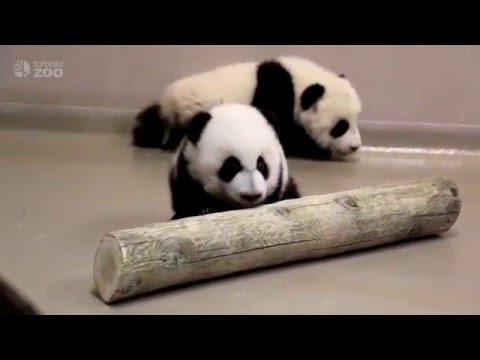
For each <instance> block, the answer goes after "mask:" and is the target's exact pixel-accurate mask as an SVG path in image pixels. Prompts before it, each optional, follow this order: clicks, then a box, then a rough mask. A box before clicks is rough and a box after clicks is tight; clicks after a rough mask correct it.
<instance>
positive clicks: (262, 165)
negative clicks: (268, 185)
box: [257, 156, 270, 180]
mask: <svg viewBox="0 0 480 360" xmlns="http://www.w3.org/2000/svg"><path fill="white" fill-rule="evenodd" d="M257 170H258V171H259V172H260V174H262V176H263V177H264V178H265V180H266V179H268V175H269V174H270V171H269V169H268V165H267V163H266V162H265V159H264V158H263V157H262V156H260V157H259V158H258V160H257Z"/></svg>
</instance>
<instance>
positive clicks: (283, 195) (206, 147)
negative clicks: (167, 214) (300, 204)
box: [169, 103, 300, 220]
mask: <svg viewBox="0 0 480 360" xmlns="http://www.w3.org/2000/svg"><path fill="white" fill-rule="evenodd" d="M276 129H277V124H276V119H275V117H274V116H272V115H271V114H269V113H266V112H261V111H259V110H258V109H256V108H254V107H252V106H249V105H245V104H238V103H225V104H221V105H218V106H215V107H213V108H212V109H210V111H208V112H207V111H201V112H199V113H197V114H196V115H194V116H193V118H192V120H191V121H190V122H189V125H188V127H187V130H186V135H185V136H184V138H183V139H182V141H181V143H180V145H179V147H178V148H177V150H176V152H175V154H174V156H173V165H172V167H171V169H170V173H169V185H170V194H171V202H172V208H173V212H174V215H173V217H172V220H174V219H181V218H184V217H189V216H198V215H205V214H209V213H215V212H222V211H228V210H235V209H245V208H251V207H256V206H259V205H262V204H269V203H274V202H277V201H280V200H285V199H293V198H298V197H300V194H299V191H298V188H297V185H296V184H295V181H294V179H293V178H292V177H291V176H290V175H289V169H288V165H287V161H286V158H285V154H284V152H283V149H282V146H281V144H280V142H279V140H278V138H277V133H276Z"/></svg>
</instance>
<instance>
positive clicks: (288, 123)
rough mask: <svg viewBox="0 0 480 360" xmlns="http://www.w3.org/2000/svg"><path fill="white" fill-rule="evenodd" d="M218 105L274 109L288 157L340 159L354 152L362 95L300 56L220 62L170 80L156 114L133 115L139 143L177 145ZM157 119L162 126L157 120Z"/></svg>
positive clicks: (358, 140)
mask: <svg viewBox="0 0 480 360" xmlns="http://www.w3.org/2000/svg"><path fill="white" fill-rule="evenodd" d="M222 103H242V104H249V105H252V106H254V107H256V108H259V109H261V110H269V111H272V112H273V113H274V114H275V115H276V117H277V119H278V122H279V128H280V132H279V137H280V142H281V144H282V146H283V148H284V151H285V153H286V155H287V156H289V155H292V156H299V157H308V158H319V159H323V158H325V159H326V158H342V157H344V156H346V155H349V154H351V153H354V152H355V151H357V150H358V149H359V148H360V146H361V144H362V140H361V135H360V132H359V129H358V125H357V118H358V115H359V113H360V112H361V110H362V105H361V101H360V98H359V96H358V94H357V92H356V90H355V89H354V87H353V86H352V84H351V83H350V81H349V80H347V79H346V78H345V77H344V76H341V75H338V74H336V73H334V72H333V71H331V70H329V69H326V68H325V67H322V66H320V65H318V64H317V63H315V62H313V61H310V60H308V59H305V58H302V57H298V56H282V57H279V58H276V59H272V60H265V61H260V62H254V61H251V62H243V63H236V64H229V65H223V66H220V67H217V68H214V69H211V70H208V71H203V72H199V73H196V74H192V75H190V76H187V77H184V78H182V79H179V80H177V81H175V82H173V83H171V84H170V85H169V86H167V88H166V89H165V91H164V93H163V95H162V96H161V99H160V102H159V104H158V107H157V108H156V112H157V113H158V114H156V116H154V115H155V114H153V113H154V111H151V112H150V115H151V117H150V119H148V116H145V111H146V110H144V112H143V113H141V114H140V115H139V116H138V118H137V122H138V124H137V126H136V128H135V130H134V142H135V144H136V145H137V146H144V147H149V146H158V147H160V148H164V149H169V148H176V146H177V145H178V142H179V140H180V138H181V136H179V135H178V134H176V132H181V131H183V130H182V129H185V127H186V126H187V125H188V123H189V121H190V119H191V118H192V117H193V116H194V115H195V114H196V113H198V112H199V111H208V110H209V109H211V108H212V107H213V106H216V105H219V104H222ZM159 123H161V124H159Z"/></svg>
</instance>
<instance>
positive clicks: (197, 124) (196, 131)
mask: <svg viewBox="0 0 480 360" xmlns="http://www.w3.org/2000/svg"><path fill="white" fill-rule="evenodd" d="M211 118H212V115H210V114H209V113H208V112H206V111H200V112H198V113H197V114H195V115H194V116H193V118H192V120H191V121H190V124H189V125H188V128H187V138H188V140H189V141H190V142H191V143H192V144H194V145H196V144H197V142H198V140H200V136H201V135H202V132H203V129H205V126H206V125H207V123H208V122H209V121H210V119H211Z"/></svg>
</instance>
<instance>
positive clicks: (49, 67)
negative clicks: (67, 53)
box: [13, 60, 63, 78]
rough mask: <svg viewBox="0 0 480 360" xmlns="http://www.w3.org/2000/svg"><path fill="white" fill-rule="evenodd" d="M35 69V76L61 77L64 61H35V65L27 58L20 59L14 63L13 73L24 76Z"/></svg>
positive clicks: (20, 76)
mask: <svg viewBox="0 0 480 360" xmlns="http://www.w3.org/2000/svg"><path fill="white" fill-rule="evenodd" d="M32 70H33V77H35V78H51V77H54V78H61V77H62V76H63V61H57V60H55V61H33V67H32V66H31V65H30V63H29V62H28V61H26V60H18V61H16V62H15V64H14V65H13V73H14V74H15V75H16V76H17V77H19V78H24V77H27V76H28V75H30V73H31V71H32Z"/></svg>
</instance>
